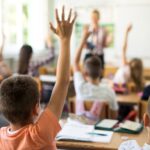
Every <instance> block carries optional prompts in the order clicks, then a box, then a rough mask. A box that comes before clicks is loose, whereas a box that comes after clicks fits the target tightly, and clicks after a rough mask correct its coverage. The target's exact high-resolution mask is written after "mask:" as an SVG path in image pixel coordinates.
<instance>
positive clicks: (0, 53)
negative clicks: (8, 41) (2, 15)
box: [0, 32, 5, 61]
mask: <svg viewBox="0 0 150 150" xmlns="http://www.w3.org/2000/svg"><path fill="white" fill-rule="evenodd" d="M1 37H2V43H1V45H0V61H2V60H3V49H4V43H5V36H4V33H3V32H2V35H1Z"/></svg>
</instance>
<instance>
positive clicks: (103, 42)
mask: <svg viewBox="0 0 150 150" xmlns="http://www.w3.org/2000/svg"><path fill="white" fill-rule="evenodd" d="M100 19H101V15H100V12H99V11H98V10H93V11H92V13H91V25H90V26H89V28H88V30H87V27H86V28H85V29H84V30H87V32H89V38H88V40H87V44H86V47H87V49H88V50H87V54H86V56H85V59H87V58H88V57H90V56H91V55H97V56H98V57H99V59H100V60H101V63H102V68H103V70H104V68H105V56H104V48H105V47H108V46H109V44H110V43H111V41H112V38H110V36H108V33H107V31H106V30H105V29H104V28H103V27H102V26H101V25H100Z"/></svg>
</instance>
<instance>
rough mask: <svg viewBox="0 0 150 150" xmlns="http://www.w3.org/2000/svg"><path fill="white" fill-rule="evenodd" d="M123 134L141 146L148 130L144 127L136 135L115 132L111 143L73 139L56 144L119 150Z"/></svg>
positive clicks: (84, 149)
mask: <svg viewBox="0 0 150 150" xmlns="http://www.w3.org/2000/svg"><path fill="white" fill-rule="evenodd" d="M123 136H126V137H128V139H129V140H133V139H135V140H136V141H137V142H138V144H139V145H140V146H143V144H144V143H145V142H146V139H147V131H146V130H145V129H144V130H143V132H142V133H140V134H134V135H133V134H125V133H124V134H123V133H114V135H113V137H112V141H111V142H110V143H109V144H104V143H89V142H73V141H57V143H56V144H57V147H58V148H60V149H65V150H67V149H71V150H73V149H75V150H118V147H119V145H120V144H121V143H122V142H123V140H122V137H123Z"/></svg>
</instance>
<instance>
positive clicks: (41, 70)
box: [39, 67, 48, 75]
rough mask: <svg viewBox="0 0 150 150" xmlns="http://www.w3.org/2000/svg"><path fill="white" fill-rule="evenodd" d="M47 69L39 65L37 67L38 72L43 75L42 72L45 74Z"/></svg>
mask: <svg viewBox="0 0 150 150" xmlns="http://www.w3.org/2000/svg"><path fill="white" fill-rule="evenodd" d="M47 73H48V71H47V68H46V67H40V68H39V74H40V75H44V74H47Z"/></svg>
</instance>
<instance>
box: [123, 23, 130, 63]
mask: <svg viewBox="0 0 150 150" xmlns="http://www.w3.org/2000/svg"><path fill="white" fill-rule="evenodd" d="M131 29H132V24H129V25H128V26H127V28H126V32H125V37H124V43H123V48H122V62H123V65H126V64H128V61H127V56H126V53H127V47H128V34H129V32H130V31H131Z"/></svg>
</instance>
